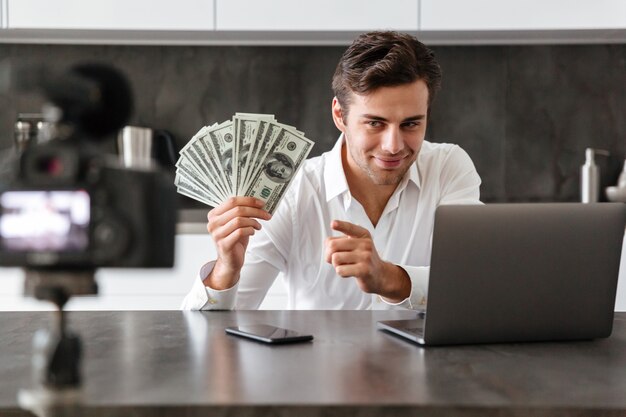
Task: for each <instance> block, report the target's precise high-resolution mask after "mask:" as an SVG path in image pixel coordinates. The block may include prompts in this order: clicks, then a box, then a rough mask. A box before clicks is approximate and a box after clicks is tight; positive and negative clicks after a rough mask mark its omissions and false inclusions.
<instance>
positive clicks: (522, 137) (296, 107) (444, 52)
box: [0, 44, 626, 208]
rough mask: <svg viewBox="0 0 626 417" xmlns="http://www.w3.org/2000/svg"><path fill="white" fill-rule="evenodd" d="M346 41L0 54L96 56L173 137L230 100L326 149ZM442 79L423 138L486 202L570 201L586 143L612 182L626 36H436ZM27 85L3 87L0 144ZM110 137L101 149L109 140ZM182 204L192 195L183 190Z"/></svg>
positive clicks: (618, 151)
mask: <svg viewBox="0 0 626 417" xmlns="http://www.w3.org/2000/svg"><path fill="white" fill-rule="evenodd" d="M344 49H345V48H344V47H249V46H246V47H243V46H242V47H234V46H214V47H208V46H118V45H115V46H74V45H12V44H0V60H3V59H5V58H9V59H14V58H27V59H29V60H38V61H40V62H43V63H49V64H50V65H54V66H56V67H59V65H60V66H61V68H63V67H65V66H67V65H69V64H71V63H73V62H78V61H104V62H110V63H112V64H113V65H115V66H117V67H119V68H120V69H122V70H123V71H124V72H125V73H126V74H127V75H128V77H129V78H130V80H131V83H132V86H133V90H134V92H135V113H134V116H133V118H132V121H131V123H132V124H135V125H142V126H149V127H153V128H159V129H167V130H169V131H171V132H172V133H173V134H174V135H175V137H176V138H177V143H178V146H179V147H182V146H183V145H184V144H185V143H186V142H187V140H188V139H189V138H191V136H192V135H193V134H194V133H195V132H196V131H197V130H198V129H199V128H200V127H201V126H203V125H206V124H209V123H213V122H216V121H222V120H225V119H227V118H230V117H231V115H232V114H233V113H235V112H237V111H240V112H259V113H272V114H275V115H276V117H277V118H278V119H280V120H281V121H282V122H284V123H287V124H291V125H294V126H296V127H298V128H299V129H300V130H303V131H304V132H305V133H306V134H307V137H309V138H311V139H312V140H314V141H315V142H316V146H315V147H314V149H313V152H312V156H315V155H319V154H320V153H322V152H324V151H326V150H328V149H330V148H331V147H332V145H333V143H334V142H335V140H336V139H337V136H338V131H337V130H336V128H335V126H334V125H333V123H332V120H331V117H330V103H331V99H332V92H331V89H330V83H331V77H332V74H333V72H334V69H335V65H336V63H337V60H338V59H339V57H340V55H341V53H342V52H343V50H344ZM433 49H434V50H435V53H436V56H437V57H438V59H439V62H440V64H441V66H442V69H443V88H442V90H441V92H440V94H439V96H438V97H437V99H436V101H435V103H434V105H433V109H432V113H431V119H430V122H429V128H428V134H427V138H428V139H429V140H432V141H435V142H453V143H458V144H459V145H461V146H462V147H463V148H464V149H465V150H466V151H467V152H468V153H469V154H470V156H471V157H472V159H473V160H474V163H475V164H476V167H477V169H478V172H479V174H480V175H481V177H482V179H483V185H482V187H481V196H482V199H483V201H485V202H506V201H576V200H578V198H579V170H580V165H581V164H582V163H583V161H584V150H585V148H586V147H594V148H602V149H607V150H609V151H610V152H611V154H612V157H611V158H609V159H607V160H602V159H601V157H598V164H599V165H600V167H601V169H602V172H603V177H602V181H603V186H606V185H614V184H615V183H616V182H617V177H618V175H619V172H620V170H621V167H622V164H623V161H624V157H625V156H626V45H580V46H579V45H567V46H562V45H555V46H462V47H461V46H454V47H453V46H438V47H434V48H433ZM41 102H42V99H41V97H38V96H36V95H18V94H15V93H10V94H4V95H2V94H0V150H7V149H9V148H11V147H12V144H13V142H12V137H13V125H14V122H15V118H16V115H17V113H18V112H37V111H39V109H40V106H41ZM113 149H114V148H113V141H111V143H110V149H109V150H110V151H111V152H112V151H113ZM181 201H182V205H183V207H189V208H191V207H199V205H198V203H196V202H193V201H192V200H188V199H184V200H181Z"/></svg>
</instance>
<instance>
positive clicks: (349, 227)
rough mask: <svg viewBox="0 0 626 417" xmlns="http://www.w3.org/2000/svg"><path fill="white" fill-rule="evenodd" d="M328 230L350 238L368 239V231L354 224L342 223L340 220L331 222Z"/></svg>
mask: <svg viewBox="0 0 626 417" xmlns="http://www.w3.org/2000/svg"><path fill="white" fill-rule="evenodd" d="M330 228H331V229H333V230H336V231H338V232H341V233H343V234H346V235H348V236H350V237H356V238H364V237H370V232H369V230H367V229H366V228H364V227H361V226H357V225H356V224H354V223H350V222H344V221H341V220H333V221H332V223H331V224H330Z"/></svg>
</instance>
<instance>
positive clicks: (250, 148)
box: [233, 113, 276, 194]
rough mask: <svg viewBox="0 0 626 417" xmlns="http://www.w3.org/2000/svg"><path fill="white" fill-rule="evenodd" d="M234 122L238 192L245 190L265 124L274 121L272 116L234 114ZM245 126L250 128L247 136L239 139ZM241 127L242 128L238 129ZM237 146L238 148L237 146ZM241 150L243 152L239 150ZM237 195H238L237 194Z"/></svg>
mask: <svg viewBox="0 0 626 417" xmlns="http://www.w3.org/2000/svg"><path fill="white" fill-rule="evenodd" d="M233 121H234V122H235V126H236V127H235V132H237V133H236V135H235V136H236V137H238V138H240V140H238V141H236V142H235V147H236V149H237V156H238V158H237V160H238V162H239V163H238V169H237V171H238V176H237V189H238V190H240V191H245V190H246V185H247V183H248V178H249V177H250V171H251V169H250V167H251V166H252V163H253V161H254V158H255V155H256V151H257V148H258V145H259V143H260V142H261V141H262V138H263V134H264V132H265V129H266V127H267V123H268V122H271V121H274V122H275V121H276V119H275V118H274V115H273V114H259V113H235V117H234V118H233ZM245 125H249V126H250V127H251V129H250V131H248V132H246V133H248V134H247V135H243V136H242V137H240V135H241V133H242V131H243V130H245ZM240 126H241V127H243V129H242V128H240ZM238 145H239V148H237V146H238ZM241 149H243V151H242V150H241ZM238 194H239V193H238Z"/></svg>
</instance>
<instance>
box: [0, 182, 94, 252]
mask: <svg viewBox="0 0 626 417" xmlns="http://www.w3.org/2000/svg"><path fill="white" fill-rule="evenodd" d="M89 217H90V201H89V194H88V193H87V192H86V191H85V190H71V191H6V192H4V193H2V194H1V195H0V249H1V250H3V251H13V252H78V251H84V250H86V249H87V247H88V245H89Z"/></svg>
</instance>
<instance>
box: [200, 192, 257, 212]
mask: <svg viewBox="0 0 626 417" xmlns="http://www.w3.org/2000/svg"><path fill="white" fill-rule="evenodd" d="M264 205H265V202H264V201H263V200H259V199H258V198H254V197H244V196H235V197H230V198H229V199H227V200H226V201H224V202H223V203H222V204H220V205H219V206H217V207H215V208H214V209H213V210H211V212H212V213H213V214H214V215H220V214H223V213H226V212H227V211H228V210H230V209H232V208H233V207H237V206H247V207H254V208H261V207H263V206H264Z"/></svg>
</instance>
